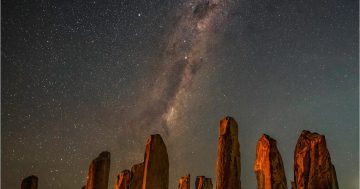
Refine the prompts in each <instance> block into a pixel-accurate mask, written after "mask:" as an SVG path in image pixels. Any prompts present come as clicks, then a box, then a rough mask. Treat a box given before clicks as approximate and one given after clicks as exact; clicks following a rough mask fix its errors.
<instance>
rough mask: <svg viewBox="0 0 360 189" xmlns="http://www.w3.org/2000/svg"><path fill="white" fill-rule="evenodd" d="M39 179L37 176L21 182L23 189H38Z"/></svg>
mask: <svg viewBox="0 0 360 189" xmlns="http://www.w3.org/2000/svg"><path fill="white" fill-rule="evenodd" d="M38 181H39V179H38V178H37V177H36V176H35V175H31V176H28V177H26V178H24V179H23V180H22V182H21V189H37V188H38Z"/></svg>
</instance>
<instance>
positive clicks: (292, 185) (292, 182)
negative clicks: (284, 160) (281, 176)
mask: <svg viewBox="0 0 360 189" xmlns="http://www.w3.org/2000/svg"><path fill="white" fill-rule="evenodd" d="M290 182H291V189H296V184H295V182H294V181H290Z"/></svg>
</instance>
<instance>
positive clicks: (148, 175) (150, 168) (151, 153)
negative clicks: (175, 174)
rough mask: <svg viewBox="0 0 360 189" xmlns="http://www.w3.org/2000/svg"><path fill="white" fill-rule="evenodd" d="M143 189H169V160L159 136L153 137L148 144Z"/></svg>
mask: <svg viewBox="0 0 360 189" xmlns="http://www.w3.org/2000/svg"><path fill="white" fill-rule="evenodd" d="M144 163H145V165H144V179H143V183H142V184H143V187H142V189H168V187H169V158H168V153H167V150H166V146H165V143H164V141H163V139H162V138H161V136H160V135H159V134H156V135H151V136H150V138H149V139H148V141H147V144H146V151H145V157H144Z"/></svg>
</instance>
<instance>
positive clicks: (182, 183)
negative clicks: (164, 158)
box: [178, 174, 190, 189]
mask: <svg viewBox="0 0 360 189" xmlns="http://www.w3.org/2000/svg"><path fill="white" fill-rule="evenodd" d="M178 189H190V174H188V175H186V176H183V177H181V178H180V179H179V185H178Z"/></svg>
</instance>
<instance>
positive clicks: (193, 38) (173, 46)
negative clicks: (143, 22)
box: [130, 0, 236, 137]
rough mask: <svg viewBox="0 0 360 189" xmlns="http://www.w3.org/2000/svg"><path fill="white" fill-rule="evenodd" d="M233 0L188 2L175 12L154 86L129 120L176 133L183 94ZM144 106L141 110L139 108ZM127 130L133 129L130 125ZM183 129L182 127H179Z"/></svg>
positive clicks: (167, 135) (183, 101)
mask: <svg viewBox="0 0 360 189" xmlns="http://www.w3.org/2000/svg"><path fill="white" fill-rule="evenodd" d="M235 5H236V4H235V3H233V2H231V3H230V2H226V1H207V0H200V1H189V2H184V3H183V4H182V6H181V7H180V8H179V9H178V10H177V13H176V14H175V17H176V21H175V23H174V24H173V26H170V28H169V29H168V30H169V31H168V34H167V35H166V37H165V38H164V39H163V40H164V42H165V44H166V45H165V49H164V53H163V54H162V60H161V61H162V68H161V69H160V70H159V73H158V76H156V81H155V83H154V85H153V89H151V91H150V92H149V94H148V95H146V96H144V98H145V99H141V101H142V102H146V103H145V104H144V106H143V107H141V108H140V110H139V111H140V115H136V118H135V119H134V120H137V121H140V122H139V123H138V122H137V121H132V123H134V124H135V125H138V126H139V127H140V128H141V129H144V127H148V128H150V129H151V130H152V131H153V132H160V133H162V134H164V135H165V136H164V137H170V135H178V134H181V133H178V132H179V131H176V129H177V125H176V123H177V121H178V119H183V118H179V114H181V112H182V111H183V106H187V105H188V102H186V97H187V96H188V95H189V88H190V87H191V85H192V83H193V82H192V80H193V79H194V77H196V76H197V72H198V71H199V69H201V68H202V67H203V65H204V64H209V63H208V61H207V57H208V56H207V54H206V53H208V51H211V47H208V46H209V45H210V44H211V43H209V40H218V38H219V37H220V36H221V33H220V32H219V33H218V34H215V29H216V28H217V29H219V28H223V27H224V26H225V24H224V22H225V21H226V20H225V19H226V17H227V16H228V13H229V11H230V10H231V6H235ZM141 109H144V110H141ZM130 127H131V128H130V129H134V127H133V126H130ZM179 129H180V130H183V129H184V128H179Z"/></svg>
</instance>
